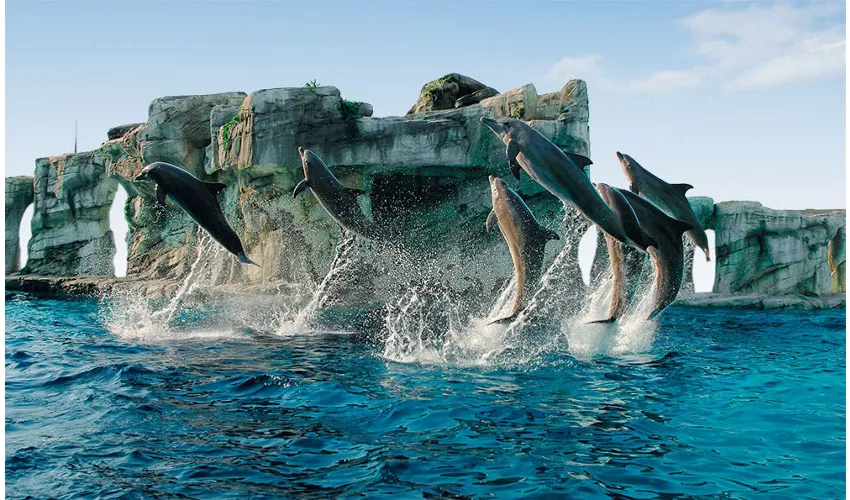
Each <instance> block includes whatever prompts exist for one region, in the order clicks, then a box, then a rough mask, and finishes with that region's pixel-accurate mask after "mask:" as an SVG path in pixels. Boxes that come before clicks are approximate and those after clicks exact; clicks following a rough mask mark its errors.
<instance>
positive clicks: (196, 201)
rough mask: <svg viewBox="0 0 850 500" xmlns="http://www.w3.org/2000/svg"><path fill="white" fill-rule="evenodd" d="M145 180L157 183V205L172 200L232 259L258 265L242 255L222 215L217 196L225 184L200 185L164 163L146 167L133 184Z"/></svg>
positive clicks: (237, 242) (203, 183)
mask: <svg viewBox="0 0 850 500" xmlns="http://www.w3.org/2000/svg"><path fill="white" fill-rule="evenodd" d="M148 179H150V180H153V181H154V182H155V183H156V201H157V202H158V203H159V204H160V205H165V199H166V197H169V198H171V200H172V201H174V203H175V204H176V205H177V206H178V207H180V208H181V209H182V210H183V211H184V212H186V213H187V214H188V215H189V217H191V218H192V220H194V221H195V222H197V223H198V225H199V226H201V227H202V228H204V229H205V230H206V231H207V232H208V233H209V234H210V236H212V237H213V238H214V239H215V240H216V241H217V242H219V243H221V246H223V247H224V248H225V249H226V250H227V251H228V252H230V253H232V254H233V255H235V256H236V257H237V258H238V259H239V262H242V263H243V264H253V265H255V266H257V265H258V264H257V263H255V262H253V261H252V260H251V259H249V258H248V256H247V255H245V250H244V249H243V248H242V241H240V240H239V236H237V235H236V232H235V231H233V228H231V227H230V224H228V223H227V219H225V217H224V213H223V212H222V211H221V205H219V203H218V198H217V195H218V193H219V191H221V190H222V189H224V188H226V187H227V186H226V185H225V184H222V183H221V182H205V181H202V180H200V179H198V178H197V177H195V176H194V175H192V174H190V173H189V172H187V171H185V170H183V169H182V168H180V167H176V166H174V165H171V164H170V163H164V162H155V163H151V164H150V165H148V166H146V167H145V168H144V169H142V171H141V172H139V175H137V176H136V179H135V180H137V181H142V180H148Z"/></svg>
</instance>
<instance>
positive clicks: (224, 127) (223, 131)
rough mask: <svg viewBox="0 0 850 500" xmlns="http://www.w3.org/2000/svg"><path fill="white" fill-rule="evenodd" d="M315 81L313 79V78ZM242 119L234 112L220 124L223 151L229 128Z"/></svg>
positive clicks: (227, 146) (226, 142) (226, 143)
mask: <svg viewBox="0 0 850 500" xmlns="http://www.w3.org/2000/svg"><path fill="white" fill-rule="evenodd" d="M314 81H315V80H314ZM241 120H242V113H241V112H239V113H236V116H234V117H233V118H231V119H230V121H229V122H227V123H225V124H224V125H222V126H221V145H222V147H223V148H224V150H225V151H227V150H228V149H229V148H230V129H232V128H233V127H235V126H236V124H237V123H239V122H240V121H241Z"/></svg>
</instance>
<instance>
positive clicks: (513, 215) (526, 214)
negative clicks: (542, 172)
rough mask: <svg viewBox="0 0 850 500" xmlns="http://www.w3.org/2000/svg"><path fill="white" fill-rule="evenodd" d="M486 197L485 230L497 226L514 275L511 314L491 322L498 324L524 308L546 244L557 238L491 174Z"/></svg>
mask: <svg viewBox="0 0 850 500" xmlns="http://www.w3.org/2000/svg"><path fill="white" fill-rule="evenodd" d="M490 194H491V197H492V199H493V210H492V211H491V212H490V215H489V216H488V217H487V231H492V230H493V226H494V225H496V224H498V225H499V230H500V231H501V232H502V236H503V237H504V238H505V241H506V242H507V243H508V249H510V251H511V259H512V260H513V262H514V273H515V274H516V295H515V296H514V302H513V305H512V306H511V313H510V315H509V316H506V317H504V318H499V319H497V320H495V321H493V322H492V323H502V322H507V321H511V320H513V319H514V318H516V316H517V314H519V313H520V312H521V311H522V310H523V309H524V308H525V299H526V297H527V295H528V293H529V291H530V288H531V287H533V286H535V285H536V284H537V281H538V280H539V279H540V270H541V268H542V267H543V251H544V249H545V248H546V242H547V241H549V240H559V239H561V238H560V237H558V235H557V234H556V233H555V232H554V231H551V230H549V229H546V228H545V227H543V226H541V225H540V223H538V222H537V219H535V218H534V214H532V213H531V210H530V209H529V208H528V205H526V204H525V202H524V201H522V198H520V197H519V195H518V194H516V192H515V191H514V190H512V189H511V188H509V187H508V185H507V184H505V181H503V180H502V179H500V178H498V177H493V176H492V175H491V176H490Z"/></svg>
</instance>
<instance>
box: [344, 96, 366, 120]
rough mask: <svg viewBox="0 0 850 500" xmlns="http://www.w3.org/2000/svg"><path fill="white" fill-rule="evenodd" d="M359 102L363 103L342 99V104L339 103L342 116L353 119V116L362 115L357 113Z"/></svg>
mask: <svg viewBox="0 0 850 500" xmlns="http://www.w3.org/2000/svg"><path fill="white" fill-rule="evenodd" d="M361 104H363V103H362V102H358V101H349V100H346V99H343V100H342V104H341V107H342V109H341V111H342V117H343V118H344V119H346V120H352V119H355V118H359V117H360V116H363V115H361V114H360V113H359V109H360V105H361Z"/></svg>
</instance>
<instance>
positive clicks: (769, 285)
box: [713, 201, 846, 295]
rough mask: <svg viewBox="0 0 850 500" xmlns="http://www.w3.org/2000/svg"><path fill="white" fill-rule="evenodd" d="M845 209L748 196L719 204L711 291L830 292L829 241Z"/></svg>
mask: <svg viewBox="0 0 850 500" xmlns="http://www.w3.org/2000/svg"><path fill="white" fill-rule="evenodd" d="M845 225H846V215H845V211H844V210H831V211H830V210H773V209H770V208H766V207H764V206H762V205H761V204H760V203H757V202H753V201H730V202H723V203H718V204H717V205H715V209H714V223H713V229H714V231H715V246H716V249H717V267H716V274H715V281H714V291H715V292H721V293H749V292H757V293H762V294H769V295H781V294H790V293H799V294H803V295H822V294H826V293H829V292H830V287H831V281H832V279H831V276H830V267H829V263H828V249H827V247H828V245H829V243H830V241H832V240H833V239H834V238H835V237H836V235H837V233H838V231H839V230H840V229H841V228H843V227H844V226H845Z"/></svg>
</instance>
